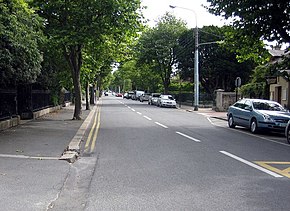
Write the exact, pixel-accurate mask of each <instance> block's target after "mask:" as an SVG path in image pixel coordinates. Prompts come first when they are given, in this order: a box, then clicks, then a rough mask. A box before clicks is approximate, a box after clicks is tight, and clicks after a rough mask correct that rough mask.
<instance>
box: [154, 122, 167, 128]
mask: <svg viewBox="0 0 290 211" xmlns="http://www.w3.org/2000/svg"><path fill="white" fill-rule="evenodd" d="M155 124H156V125H159V126H161V127H163V128H165V129H167V128H168V127H167V126H166V125H163V124H161V123H159V122H155Z"/></svg>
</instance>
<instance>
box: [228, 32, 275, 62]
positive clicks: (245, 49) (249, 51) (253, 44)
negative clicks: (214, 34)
mask: <svg viewBox="0 0 290 211" xmlns="http://www.w3.org/2000/svg"><path fill="white" fill-rule="evenodd" d="M224 29H225V33H224V41H225V42H224V43H223V46H224V47H225V48H226V49H227V50H229V51H230V52H233V53H236V55H237V59H238V61H239V62H244V61H249V60H250V61H253V62H255V63H256V64H258V65H259V64H265V63H266V62H268V61H269V58H270V54H269V53H268V51H267V50H266V49H265V48H264V46H265V45H264V44H263V42H262V41H261V40H260V39H259V38H255V37H252V36H249V35H245V34H244V32H243V30H239V29H234V28H232V27H224Z"/></svg>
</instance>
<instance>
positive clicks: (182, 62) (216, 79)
mask: <svg viewBox="0 0 290 211" xmlns="http://www.w3.org/2000/svg"><path fill="white" fill-rule="evenodd" d="M199 31H200V41H199V72H200V78H199V81H200V83H201V86H202V90H203V92H206V93H208V94H213V93H214V91H215V90H216V89H224V90H226V91H232V90H233V89H234V87H235V84H234V80H235V78H236V77H238V76H239V77H241V78H242V80H243V82H247V81H248V80H249V75H250V73H251V70H252V68H253V63H252V62H250V61H247V62H242V63H240V62H239V61H238V60H237V58H236V54H235V53H234V52H231V51H229V50H228V49H227V48H225V47H224V46H223V45H220V44H218V43H215V42H216V41H220V40H222V39H223V37H224V33H225V32H226V31H227V30H226V29H225V28H224V27H223V28H218V27H215V26H205V27H203V28H201V29H199ZM178 42H179V45H178V47H177V48H176V49H175V54H176V57H177V61H178V63H177V64H178V66H177V67H178V69H179V70H181V76H182V78H183V79H184V80H191V81H193V66H194V37H193V31H192V30H188V31H186V32H185V33H184V34H183V35H182V36H181V37H180V39H179V40H178Z"/></svg>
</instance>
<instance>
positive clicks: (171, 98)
mask: <svg viewBox="0 0 290 211" xmlns="http://www.w3.org/2000/svg"><path fill="white" fill-rule="evenodd" d="M162 98H163V99H165V100H174V99H173V97H171V96H168V95H165V96H162Z"/></svg>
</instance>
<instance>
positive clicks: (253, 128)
mask: <svg viewBox="0 0 290 211" xmlns="http://www.w3.org/2000/svg"><path fill="white" fill-rule="evenodd" d="M250 130H251V132H252V133H257V132H258V124H257V120H256V119H252V120H251V125H250Z"/></svg>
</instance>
